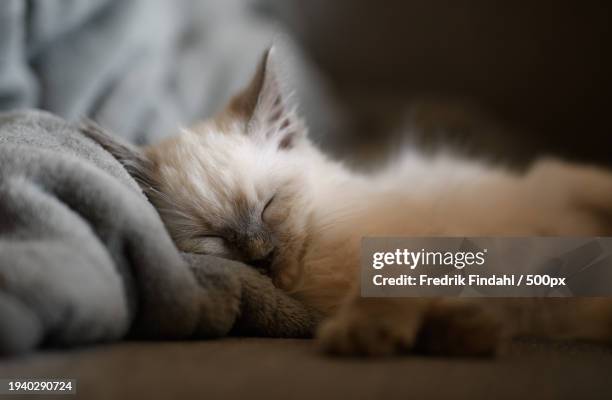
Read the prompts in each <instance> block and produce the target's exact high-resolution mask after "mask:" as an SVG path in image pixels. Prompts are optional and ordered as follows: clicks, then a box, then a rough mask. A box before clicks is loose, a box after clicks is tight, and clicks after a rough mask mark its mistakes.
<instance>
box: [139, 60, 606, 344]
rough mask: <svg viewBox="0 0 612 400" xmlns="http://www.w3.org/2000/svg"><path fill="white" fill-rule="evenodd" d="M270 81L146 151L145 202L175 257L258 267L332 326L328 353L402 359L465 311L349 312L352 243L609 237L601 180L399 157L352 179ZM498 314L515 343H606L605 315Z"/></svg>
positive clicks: (379, 306)
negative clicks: (148, 182)
mask: <svg viewBox="0 0 612 400" xmlns="http://www.w3.org/2000/svg"><path fill="white" fill-rule="evenodd" d="M275 69H276V66H275V64H274V55H273V54H266V56H265V57H264V59H263V61H262V64H261V65H260V66H259V69H258V72H257V74H256V76H255V77H254V79H253V82H252V83H251V85H250V86H249V87H248V88H247V89H245V91H244V92H243V93H241V94H239V95H238V96H237V97H236V98H235V99H233V100H232V102H231V103H230V105H229V106H228V108H227V109H226V110H225V111H224V112H223V113H221V114H220V115H219V116H218V117H217V118H215V119H214V120H211V121H207V122H204V123H202V124H200V125H198V126H196V127H194V128H193V129H191V130H185V131H183V132H182V133H181V134H180V135H179V136H177V137H175V138H172V139H170V140H167V141H165V142H162V143H160V144H158V145H156V146H153V147H150V148H148V149H147V151H146V155H147V157H148V159H149V160H151V161H152V164H153V165H154V171H153V173H152V174H153V175H154V176H155V180H156V182H157V186H156V187H155V188H151V192H150V193H149V196H150V198H151V199H152V200H153V202H154V203H155V205H156V206H157V208H158V210H159V211H160V214H161V216H162V218H163V220H164V222H165V224H166V226H167V227H168V229H169V231H170V233H171V234H172V236H173V238H174V239H175V241H176V243H177V245H178V246H179V248H181V249H182V250H184V251H189V252H201V253H207V254H215V255H220V256H225V257H233V258H237V259H240V260H243V261H246V262H249V261H253V260H260V259H263V258H266V257H268V258H269V261H270V262H271V264H270V265H269V270H268V272H269V273H270V274H271V276H272V278H273V279H274V281H275V283H276V284H277V285H278V286H279V287H281V288H282V289H284V290H286V291H287V292H289V293H291V294H292V295H294V296H295V297H296V298H298V299H300V300H302V301H304V302H305V303H308V304H309V305H311V306H314V307H316V308H318V309H319V310H321V311H322V312H324V313H326V314H328V315H330V316H334V317H333V318H332V319H330V322H328V323H327V324H326V325H325V326H324V327H323V328H322V331H321V340H322V343H323V344H324V345H325V347H326V348H327V349H329V350H330V351H336V352H341V353H359V352H362V353H367V354H387V353H393V352H396V351H398V350H399V349H404V350H405V349H410V348H411V347H412V346H414V345H415V343H416V340H417V335H418V333H419V332H420V331H421V329H422V327H423V324H424V321H425V320H426V319H427V318H428V315H433V316H434V317H435V318H434V320H436V318H438V319H442V320H444V321H451V322H452V321H454V318H456V316H457V315H459V316H461V315H464V313H465V312H467V311H466V310H471V308H470V307H472V306H473V305H469V306H466V307H467V308H466V307H464V306H463V303H462V302H459V301H452V300H448V301H437V300H436V301H434V300H424V299H417V300H402V299H384V300H367V299H360V298H359V297H358V295H357V294H356V293H357V289H356V287H357V286H358V268H359V265H360V263H359V254H360V241H361V238H362V237H363V236H373V235H396V236H402V235H404V236H414V235H421V236H437V235H440V236H454V235H459V236H469V235H603V234H610V233H611V228H612V226H610V225H606V224H605V223H604V222H606V220H605V219H604V218H603V216H604V214H605V215H607V216H608V217H609V216H610V215H611V212H612V175H611V174H610V173H608V172H606V171H603V170H601V169H597V168H592V167H586V166H578V165H574V164H568V163H564V162H561V161H555V160H543V161H540V162H538V163H536V164H535V165H534V166H533V167H532V168H531V169H530V170H529V171H528V172H526V173H525V174H521V175H518V174H514V173H511V172H508V171H506V170H503V169H500V168H494V167H491V166H487V165H483V164H479V163H476V162H470V161H466V160H460V159H457V158H454V157H452V156H449V155H438V156H435V157H426V156H423V155H421V154H418V153H414V152H410V151H407V152H406V153H404V155H403V156H402V157H400V158H399V159H397V160H396V161H395V162H393V163H391V164H389V165H388V166H387V167H386V168H385V169H384V170H382V171H380V172H378V173H374V174H369V175H364V174H358V173H355V172H352V171H350V170H349V169H347V168H346V167H345V166H343V165H342V164H341V163H338V162H335V161H332V160H330V159H328V158H327V157H326V156H325V155H323V154H322V153H321V152H320V151H319V150H318V149H317V148H316V147H315V146H313V145H312V144H311V143H310V141H309V140H308V138H307V135H306V129H305V127H304V124H303V123H302V121H301V120H300V119H299V117H298V115H297V113H296V111H295V108H294V107H293V106H292V105H291V100H290V96H288V95H287V93H286V92H285V91H284V88H283V85H282V82H280V81H279V77H278V74H277V72H276V70H275ZM607 222H609V221H607ZM476 303H477V302H476ZM493 303H495V302H493ZM497 303H498V304H499V307H497V308H496V310H497V311H496V313H498V314H497V315H500V314H499V313H501V312H505V313H506V314H505V315H510V316H514V318H515V321H516V325H515V326H517V327H520V329H519V328H517V329H515V333H526V334H530V333H531V334H543V335H545V336H559V337H575V336H586V337H588V338H596V339H601V338H604V337H612V334H611V332H612V323H611V321H612V307H610V304H609V302H606V301H602V302H599V303H597V302H590V303H589V302H587V303H585V302H584V301H582V300H580V301H574V302H571V301H570V302H569V303H564V304H566V305H565V306H562V307H561V308H559V306H558V305H557V304H559V303H558V302H557V303H555V304H553V305H552V306H550V307H548V306H545V307H544V308H537V307H540V304H541V302H540V303H537V304H536V303H533V302H532V303H529V302H526V301H523V302H521V301H519V302H516V301H511V302H497ZM517 304H518V305H517ZM551 304H552V303H548V305H551ZM567 304H570V305H567ZM489 305H490V304H489ZM484 308H486V307H483V309H484ZM570 308H571V310H573V311H568V312H569V315H570V317H569V318H564V317H563V313H564V310H565V311H567V310H570ZM517 310H519V311H517ZM525 310H538V311H537V312H538V313H541V315H542V316H543V317H542V318H543V319H539V318H530V317H526V315H530V314H529V313H528V312H527V311H525ZM551 310H552V311H551ZM594 310H595V311H594ZM606 313H607V314H606ZM467 315H468V317H467V318H463V317H461V318H463V319H461V321H462V322H461V323H459V324H457V323H455V325H452V326H453V327H454V328H453V329H458V330H461V329H464V330H465V329H466V327H465V326H464V325H465V324H466V322H465V321H468V322H469V323H468V324H467V327H468V328H469V329H473V328H474V327H476V328H478V327H480V328H478V329H481V331H482V332H483V334H485V333H487V334H488V333H491V332H492V330H494V331H495V332H497V331H496V326H497V325H496V324H494V323H493V320H494V318H493V319H489V318H488V317H484V316H482V315H481V314H480V312H476V314H474V313H471V314H470V312H468V314H467ZM474 315H478V317H474ZM440 316H442V317H440ZM508 318H510V317H508ZM547 318H549V319H550V320H551V321H549V323H548V325H546V323H544V322H542V321H546V319H547ZM502 319H506V317H504V318H502ZM589 321H591V322H589ZM449 323H450V322H449ZM453 323H454V322H453ZM470 324H471V325H470ZM606 324H608V325H606ZM472 325H473V326H472ZM547 327H548V328H547ZM552 330H555V332H557V333H559V334H558V335H554V334H553V333H554V332H552ZM356 331H358V333H355V332H356ZM381 332H382V334H381ZM381 335H383V336H381ZM606 335H608V336H606ZM432 337H435V332H434V335H433V336H432ZM493 337H495V338H497V335H493ZM476 338H481V336H478V335H476ZM428 343H429V342H428ZM432 346H433V347H435V346H438V347H435V348H445V347H444V346H443V344H440V343H436V344H435V345H432ZM440 346H441V347H440ZM445 346H447V345H445ZM458 346H459V347H461V348H460V349H456V348H455V349H450V350H449V352H450V353H453V352H455V353H459V354H463V353H480V352H486V351H489V350H491V348H492V347H495V346H496V343H494V342H491V343H489V342H488V341H486V340H485V341H484V342H479V343H473V342H469V341H468V342H466V343H463V342H462V343H460V344H459V345H458ZM447 347H448V346H447ZM455 347H457V346H455Z"/></svg>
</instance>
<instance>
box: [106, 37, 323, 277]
mask: <svg viewBox="0 0 612 400" xmlns="http://www.w3.org/2000/svg"><path fill="white" fill-rule="evenodd" d="M277 69H278V66H277V65H276V61H275V55H274V50H273V49H271V50H268V51H266V53H265V54H264V56H263V57H262V60H261V62H260V64H259V66H258V68H257V71H256V73H255V76H254V77H253V79H252V81H251V83H250V84H249V85H248V87H247V88H245V89H244V90H243V91H242V92H240V93H239V94H237V95H236V96H235V97H234V98H232V100H231V101H230V102H229V104H228V106H227V107H226V108H225V109H224V110H223V111H222V112H221V113H220V114H219V115H217V116H216V117H215V118H213V119H211V120H208V121H204V122H203V123H201V124H199V125H197V126H196V127H194V128H193V129H189V130H184V131H183V132H182V133H181V134H180V135H178V136H176V137H172V138H170V139H167V140H165V141H162V142H161V143H159V144H156V145H153V146H150V147H148V148H145V149H143V150H142V151H139V152H138V154H137V157H134V155H129V154H128V153H129V151H127V150H124V151H123V153H125V154H122V152H121V151H117V149H112V148H111V149H110V150H111V152H113V153H114V154H115V156H116V157H117V158H118V159H119V160H120V161H123V163H124V165H125V166H126V167H127V168H128V170H129V171H130V172H131V173H132V175H134V176H135V177H136V178H137V179H138V180H139V182H140V184H141V186H142V188H143V189H144V192H145V193H146V194H147V196H148V197H149V199H150V200H151V202H152V203H153V204H154V205H155V206H156V208H157V209H158V211H159V213H160V215H161V217H162V219H163V221H164V223H165V225H166V227H167V229H168V230H169V232H170V234H171V236H172V237H173V239H174V241H175V243H176V244H177V246H178V248H179V249H180V250H182V251H185V252H193V253H203V254H211V255H217V256H222V257H228V258H232V259H237V260H241V261H244V262H246V263H250V264H252V265H255V266H262V267H263V266H265V267H267V268H269V271H270V272H271V274H272V275H273V276H274V275H275V272H278V271H275V269H278V268H280V265H282V266H283V270H284V271H293V272H294V273H295V272H297V271H296V268H298V266H299V260H300V257H301V255H302V254H303V251H304V246H305V245H306V243H307V241H308V220H309V213H310V210H311V201H312V197H314V195H313V191H314V190H316V189H315V188H316V186H315V185H314V184H313V183H314V182H313V177H314V176H315V174H316V173H317V172H318V170H319V169H320V166H321V165H324V164H325V163H326V161H325V159H324V157H323V156H322V155H321V153H320V152H319V151H318V150H316V149H315V147H314V146H312V145H311V143H310V141H309V140H308V138H307V132H306V126H305V124H304V122H303V121H302V120H301V119H300V117H299V116H298V114H297V112H296V109H295V107H294V105H292V103H291V101H290V97H289V95H288V93H287V92H286V90H285V88H284V86H283V85H284V83H283V82H282V80H281V78H280V77H279V72H278V70H277ZM266 264H268V265H266ZM276 278H278V279H290V278H289V277H284V278H283V277H279V276H276Z"/></svg>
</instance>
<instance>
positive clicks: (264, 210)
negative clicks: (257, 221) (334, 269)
mask: <svg viewBox="0 0 612 400" xmlns="http://www.w3.org/2000/svg"><path fill="white" fill-rule="evenodd" d="M275 197H276V194H274V195H272V197H270V199H269V200H268V202H267V203H266V204H265V205H264V207H263V209H262V210H261V220H262V221H264V222H266V215H267V214H269V208H270V205H271V204H272V203H273V202H274V198H275ZM267 211H268V212H267Z"/></svg>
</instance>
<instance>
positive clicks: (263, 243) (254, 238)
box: [240, 233, 274, 261]
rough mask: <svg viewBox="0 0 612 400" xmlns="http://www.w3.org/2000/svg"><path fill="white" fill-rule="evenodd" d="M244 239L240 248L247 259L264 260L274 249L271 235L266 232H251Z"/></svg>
mask: <svg viewBox="0 0 612 400" xmlns="http://www.w3.org/2000/svg"><path fill="white" fill-rule="evenodd" d="M244 239H245V240H242V246H240V247H242V248H241V249H240V250H242V252H243V253H244V255H245V256H246V259H247V260H249V261H260V260H266V259H268V258H269V257H270V255H271V254H272V253H273V251H274V243H273V241H272V237H271V235H269V234H267V233H258V234H251V235H249V237H246V238H244Z"/></svg>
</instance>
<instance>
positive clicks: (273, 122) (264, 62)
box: [230, 47, 307, 149]
mask: <svg viewBox="0 0 612 400" xmlns="http://www.w3.org/2000/svg"><path fill="white" fill-rule="evenodd" d="M230 109H232V110H233V111H234V112H236V113H238V114H239V115H240V116H242V117H243V118H244V121H245V122H246V125H245V129H246V133H247V134H248V135H252V136H253V137H255V138H257V139H258V140H262V141H274V142H275V143H277V145H278V147H279V149H290V148H292V147H293V146H294V145H295V144H296V143H297V142H298V141H299V140H301V139H303V138H304V137H305V136H306V131H307V130H306V126H305V124H304V122H303V120H302V119H301V118H300V117H299V115H298V113H297V109H296V105H295V104H294V103H293V98H292V94H291V93H290V92H289V91H288V90H287V88H286V86H285V81H284V79H283V77H282V76H281V72H280V67H279V65H278V60H277V59H276V52H275V49H274V47H271V48H269V49H268V50H266V51H265V53H264V54H263V56H262V58H261V61H260V62H259V65H258V66H257V71H256V72H255V76H253V78H252V80H251V83H250V84H249V86H248V87H247V88H246V89H244V90H243V91H242V92H241V93H240V94H238V95H237V96H236V97H234V98H233V99H232V101H231V102H230Z"/></svg>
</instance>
